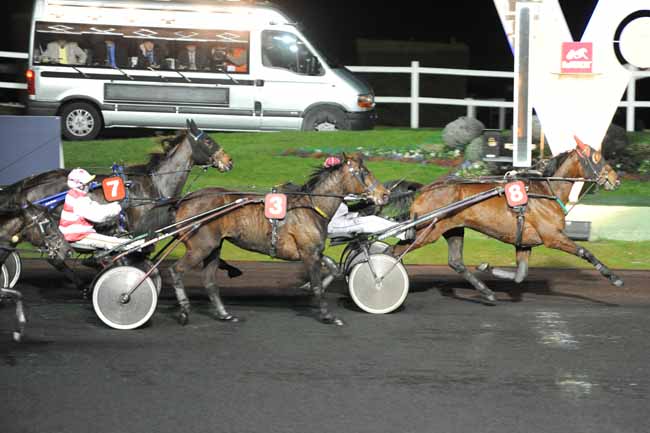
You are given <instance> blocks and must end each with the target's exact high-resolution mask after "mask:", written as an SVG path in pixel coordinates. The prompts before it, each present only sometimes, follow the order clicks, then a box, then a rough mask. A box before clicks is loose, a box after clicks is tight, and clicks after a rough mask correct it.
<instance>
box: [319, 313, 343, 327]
mask: <svg viewBox="0 0 650 433" xmlns="http://www.w3.org/2000/svg"><path fill="white" fill-rule="evenodd" d="M320 321H321V322H323V323H324V324H326V325H336V326H344V325H345V322H343V320H341V319H339V318H338V317H335V316H332V315H327V316H321V318H320Z"/></svg>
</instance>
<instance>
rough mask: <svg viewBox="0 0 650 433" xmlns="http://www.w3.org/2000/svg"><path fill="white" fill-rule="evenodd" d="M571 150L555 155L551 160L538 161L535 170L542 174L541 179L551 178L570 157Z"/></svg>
mask: <svg viewBox="0 0 650 433" xmlns="http://www.w3.org/2000/svg"><path fill="white" fill-rule="evenodd" d="M571 152H572V151H571V150H569V151H566V152H562V153H560V154H557V155H555V156H554V157H553V158H551V159H543V160H540V161H539V162H538V163H537V164H535V169H536V170H539V171H540V172H542V176H543V177H552V176H553V175H554V174H555V172H556V171H557V170H558V169H559V168H560V167H561V166H562V164H564V161H566V160H567V158H568V157H569V156H570V155H571Z"/></svg>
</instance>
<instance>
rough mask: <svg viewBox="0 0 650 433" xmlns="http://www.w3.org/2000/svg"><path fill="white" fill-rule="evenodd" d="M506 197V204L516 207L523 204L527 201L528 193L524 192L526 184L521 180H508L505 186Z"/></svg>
mask: <svg viewBox="0 0 650 433" xmlns="http://www.w3.org/2000/svg"><path fill="white" fill-rule="evenodd" d="M505 191H506V199H507V200H508V206H510V207H516V206H523V205H525V204H526V203H528V194H527V193H526V185H525V184H524V183H523V182H522V181H520V180H519V181H517V182H510V183H509V184H507V185H506V187H505Z"/></svg>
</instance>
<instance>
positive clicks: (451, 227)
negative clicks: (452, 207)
mask: <svg viewBox="0 0 650 433" xmlns="http://www.w3.org/2000/svg"><path fill="white" fill-rule="evenodd" d="M576 141H577V142H578V146H577V148H576V149H574V150H571V151H569V152H565V153H562V154H560V155H557V156H556V157H554V158H553V159H551V161H550V162H549V164H548V165H547V166H546V169H545V171H544V172H543V173H542V176H541V177H539V178H538V179H535V177H530V178H528V179H525V180H526V183H527V184H528V187H529V191H528V195H529V198H530V201H529V202H528V205H527V206H526V207H525V208H524V210H523V218H519V228H518V214H519V213H518V212H517V211H516V210H515V209H513V208H510V207H509V206H508V203H507V201H506V198H505V197H504V196H497V197H493V198H490V199H488V200H485V201H483V202H480V203H478V204H475V205H473V206H471V207H467V208H465V209H463V210H460V211H458V213H456V214H454V215H452V216H450V217H449V218H446V219H443V220H441V221H438V222H437V223H436V224H435V226H431V227H429V224H423V225H422V226H420V227H417V237H416V240H415V241H414V242H413V243H412V244H411V243H401V244H400V245H396V246H395V248H394V249H393V254H395V255H400V254H402V253H403V252H404V251H406V250H407V249H410V250H412V249H416V248H419V247H421V246H424V245H426V244H429V243H433V242H435V241H437V240H438V239H439V238H440V236H444V237H445V239H446V240H447V244H448V248H449V266H450V267H451V268H452V269H453V270H454V271H456V272H457V273H459V274H461V275H462V276H463V277H464V278H465V279H466V280H467V281H469V282H470V283H471V284H472V286H473V287H474V288H475V289H476V290H478V291H479V293H481V295H482V297H483V298H484V299H485V300H486V301H487V302H486V303H488V304H492V303H494V302H495V301H496V298H495V296H494V293H493V292H492V291H491V290H490V289H489V288H488V287H487V286H486V285H485V283H483V282H482V281H481V280H480V279H479V278H478V277H477V276H476V275H475V274H474V273H472V272H470V271H469V270H468V269H467V268H466V267H465V264H464V263H463V239H464V238H463V236H464V228H465V227H467V228H471V229H474V230H476V231H478V232H481V233H483V234H485V235H487V236H490V237H492V238H495V239H498V240H500V241H502V242H505V243H508V244H512V245H514V246H515V250H516V257H517V270H516V272H512V271H509V270H505V269H498V268H492V267H491V266H489V265H487V264H483V265H481V266H480V267H479V270H482V271H489V272H491V273H492V275H494V276H495V277H498V278H504V279H508V280H513V281H515V282H517V283H520V282H521V281H523V280H524V279H525V278H526V276H527V274H528V259H529V257H530V254H531V249H532V248H533V247H536V246H539V245H544V246H546V247H547V248H554V249H557V250H561V251H565V252H567V253H569V254H573V255H575V256H578V257H580V258H582V259H584V260H586V261H588V262H589V263H591V264H592V265H593V266H594V267H596V269H598V271H599V272H600V273H601V274H602V275H603V276H604V277H606V278H608V279H609V280H610V281H611V282H612V284H614V285H615V286H617V287H621V286H622V285H623V280H621V279H620V278H619V277H617V276H616V275H614V274H613V273H612V272H611V271H610V270H609V269H608V268H607V266H605V265H604V264H603V263H602V262H600V261H599V260H598V259H597V258H596V257H595V256H594V255H593V254H592V253H590V252H589V251H588V250H587V249H586V248H584V247H581V246H579V245H577V244H576V243H575V242H573V241H572V240H571V239H569V237H568V236H567V235H566V233H565V232H564V228H565V220H564V217H565V208H564V203H566V202H567V201H568V199H569V193H570V192H571V188H572V186H573V184H574V183H575V182H576V180H577V179H580V178H584V179H587V180H590V181H592V182H596V183H597V184H599V185H601V186H603V187H604V188H605V189H606V190H613V189H615V188H617V187H618V186H619V184H620V181H619V179H618V175H617V174H616V171H615V170H614V169H612V167H610V166H609V164H607V162H606V161H605V160H604V159H603V157H602V155H601V153H600V152H598V151H596V150H594V149H592V148H591V147H589V146H587V145H585V144H584V143H582V142H581V141H580V140H579V139H577V138H576ZM498 186H503V183H497V182H480V183H479V182H474V183H472V182H471V181H465V180H454V179H450V178H448V179H445V180H441V181H436V182H434V183H432V184H430V185H427V186H425V187H423V188H422V189H421V190H420V191H421V193H420V195H419V196H418V197H417V198H416V199H415V201H414V202H413V204H412V205H411V218H414V217H417V216H418V215H424V214H426V213H428V212H431V211H432V210H435V209H439V208H441V207H443V206H446V205H448V204H451V203H454V202H457V201H459V200H462V199H464V198H466V197H469V196H472V195H474V194H478V193H481V192H483V191H487V190H489V189H492V188H495V187H498Z"/></svg>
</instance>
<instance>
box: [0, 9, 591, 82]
mask: <svg viewBox="0 0 650 433" xmlns="http://www.w3.org/2000/svg"><path fill="white" fill-rule="evenodd" d="M273 3H275V4H277V5H278V6H280V7H281V8H282V9H283V10H285V11H286V12H287V13H288V14H289V15H290V16H291V17H292V18H293V19H295V20H297V21H298V22H300V23H301V24H303V25H304V27H305V29H306V30H307V34H308V36H309V37H310V39H312V42H314V43H315V45H316V46H318V47H322V48H323V50H324V51H326V53H328V54H329V55H330V56H331V57H334V58H336V59H338V60H340V61H341V62H343V63H347V64H350V63H354V62H355V56H354V45H353V42H354V40H355V39H356V38H370V39H396V40H415V41H429V42H448V41H450V40H452V39H455V40H456V41H459V42H464V43H466V44H467V45H468V46H469V48H470V66H471V67H472V68H477V69H498V70H505V69H508V68H511V64H512V56H511V54H510V49H509V47H508V44H507V42H506V39H505V36H504V34H503V31H502V29H501V25H500V23H499V21H498V16H497V13H496V9H495V7H494V4H493V2H492V0H453V1H444V0H439V1H437V2H406V1H392V2H388V1H368V0H311V1H310V0H276V1H274V2H273ZM596 3H597V0H560V4H561V5H562V7H563V9H564V12H565V15H566V16H567V21H568V22H569V25H570V26H571V30H572V32H573V34H574V37H576V38H579V37H580V35H581V34H582V32H583V30H584V27H585V25H586V22H587V18H588V17H589V16H590V14H591V12H592V11H593V8H594V7H595V4H596ZM31 4H32V0H0V31H2V32H3V33H4V35H3V37H2V39H1V40H2V43H1V44H0V50H9V49H14V50H25V49H26V42H25V41H24V37H22V36H21V34H26V32H25V31H24V29H22V27H24V25H23V24H22V21H21V20H16V19H12V15H13V14H15V13H16V12H23V13H28V12H29V10H30V9H31ZM429 9H431V10H429ZM16 27H18V28H16ZM21 30H23V31H21ZM21 45H24V47H21ZM414 60H415V59H414Z"/></svg>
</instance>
